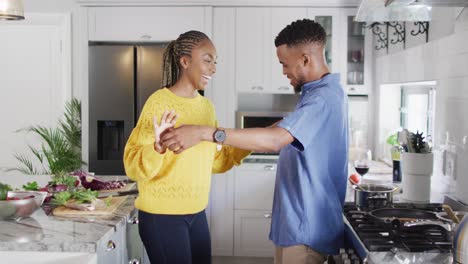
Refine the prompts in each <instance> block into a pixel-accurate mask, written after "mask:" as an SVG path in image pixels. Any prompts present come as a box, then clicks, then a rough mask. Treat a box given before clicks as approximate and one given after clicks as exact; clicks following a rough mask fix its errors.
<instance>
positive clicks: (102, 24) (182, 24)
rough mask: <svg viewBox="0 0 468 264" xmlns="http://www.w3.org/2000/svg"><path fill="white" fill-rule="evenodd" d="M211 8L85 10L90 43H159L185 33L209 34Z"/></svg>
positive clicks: (109, 8) (108, 8)
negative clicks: (193, 31)
mask: <svg viewBox="0 0 468 264" xmlns="http://www.w3.org/2000/svg"><path fill="white" fill-rule="evenodd" d="M211 10H212V8H211V7H165V6H164V7H163V6H160V7H159V6H151V7H130V6H120V7H119V6H116V7H93V8H89V12H88V19H89V23H88V25H89V28H88V33H89V40H90V41H138V42H145V41H149V42H155V41H157V42H160V41H170V40H174V39H176V38H177V37H178V36H179V35H180V34H181V33H184V32H186V31H188V30H192V29H193V30H200V31H203V32H205V33H207V34H208V35H210V31H211V16H212V15H211Z"/></svg>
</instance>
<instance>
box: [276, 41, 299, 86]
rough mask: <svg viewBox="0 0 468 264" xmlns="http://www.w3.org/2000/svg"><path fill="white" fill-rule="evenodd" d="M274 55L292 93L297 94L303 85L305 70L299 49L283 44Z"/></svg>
mask: <svg viewBox="0 0 468 264" xmlns="http://www.w3.org/2000/svg"><path fill="white" fill-rule="evenodd" d="M276 55H277V56H278V59H279V62H280V63H281V65H282V66H283V74H284V75H286V77H287V78H288V79H289V81H290V83H291V85H292V86H293V87H294V91H295V92H296V93H299V92H300V91H301V89H302V85H303V84H304V83H305V74H304V72H305V70H306V68H305V65H304V56H303V53H302V51H301V49H300V48H298V47H288V46H287V45H286V44H284V45H281V46H278V47H277V48H276Z"/></svg>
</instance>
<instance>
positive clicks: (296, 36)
mask: <svg viewBox="0 0 468 264" xmlns="http://www.w3.org/2000/svg"><path fill="white" fill-rule="evenodd" d="M326 37H327V34H326V33H325V30H324V29H323V27H322V26H321V25H320V24H319V23H317V22H315V21H313V20H310V19H302V20H296V21H294V22H292V23H291V24H290V25H287V26H286V27H285V28H284V29H283V30H281V32H280V33H279V34H278V36H277V37H276V38H275V46H276V47H279V46H281V45H284V44H286V45H287V46H288V47H293V46H296V45H300V44H307V43H314V44H318V45H320V46H322V47H323V46H325V43H326Z"/></svg>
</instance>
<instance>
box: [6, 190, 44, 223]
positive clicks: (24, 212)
mask: <svg viewBox="0 0 468 264" xmlns="http://www.w3.org/2000/svg"><path fill="white" fill-rule="evenodd" d="M46 196H47V192H36V191H10V192H8V195H7V197H8V198H7V200H2V201H0V219H14V220H19V219H21V218H25V217H29V216H31V215H32V214H33V213H34V212H35V211H36V210H37V209H39V208H40V207H41V205H42V203H43V202H44V200H45V198H46Z"/></svg>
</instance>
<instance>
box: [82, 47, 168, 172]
mask: <svg viewBox="0 0 468 264" xmlns="http://www.w3.org/2000/svg"><path fill="white" fill-rule="evenodd" d="M166 45H167V43H160V44H151V45H130V44H111V43H90V45H89V164H88V165H89V171H90V172H94V173H96V174H97V175H125V169H124V165H123V154H124V148H125V143H126V142H127V139H128V137H129V136H130V133H131V132H132V129H133V127H134V126H135V124H136V122H137V121H138V117H139V115H140V112H141V109H142V107H143V105H144V103H145V101H146V100H147V99H148V97H149V96H150V95H151V94H152V93H153V92H155V91H156V90H157V89H159V88H160V87H161V71H162V55H163V52H164V48H165V46H166Z"/></svg>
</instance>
